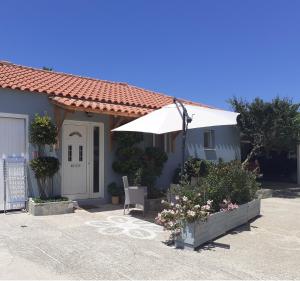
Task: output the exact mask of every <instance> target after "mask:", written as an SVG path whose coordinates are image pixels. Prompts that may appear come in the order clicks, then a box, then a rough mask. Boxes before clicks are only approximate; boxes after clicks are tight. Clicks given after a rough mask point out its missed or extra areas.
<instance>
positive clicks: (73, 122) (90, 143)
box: [61, 120, 105, 199]
mask: <svg viewBox="0 0 300 281" xmlns="http://www.w3.org/2000/svg"><path fill="white" fill-rule="evenodd" d="M65 125H75V126H76V125H80V126H86V128H87V136H86V151H87V153H86V155H87V169H86V171H87V172H86V173H87V175H86V179H87V180H86V181H87V182H86V184H87V190H88V191H87V193H86V194H84V195H82V194H81V195H80V194H78V195H76V194H75V195H74V196H72V195H71V196H70V195H68V194H65V192H64V190H65V189H64V176H65V174H64V165H65V159H66V156H67V155H66V151H65V149H64V148H65V146H64V145H65V140H64V126H65ZM95 126H97V127H99V144H100V146H99V153H100V155H99V161H100V165H99V166H100V167H99V169H100V171H99V192H97V193H94V192H93V163H94V161H93V160H94V159H93V135H92V133H93V131H92V129H93V127H95ZM61 136H62V138H61V142H62V145H61V147H62V158H61V161H62V165H61V195H62V196H68V197H70V198H71V199H89V198H104V163H105V162H104V124H103V123H102V122H90V121H76V120H65V121H64V122H63V125H62V134H61Z"/></svg>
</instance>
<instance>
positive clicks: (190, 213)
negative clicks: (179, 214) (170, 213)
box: [187, 210, 196, 217]
mask: <svg viewBox="0 0 300 281" xmlns="http://www.w3.org/2000/svg"><path fill="white" fill-rule="evenodd" d="M187 214H188V216H191V217H194V216H195V215H196V213H195V212H194V211H191V210H189V211H188V212H187Z"/></svg>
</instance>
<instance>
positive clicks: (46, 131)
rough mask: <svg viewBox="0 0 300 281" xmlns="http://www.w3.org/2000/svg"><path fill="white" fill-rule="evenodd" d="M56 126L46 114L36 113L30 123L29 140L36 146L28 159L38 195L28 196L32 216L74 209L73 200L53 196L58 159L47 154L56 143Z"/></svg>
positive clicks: (55, 213)
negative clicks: (29, 159)
mask: <svg viewBox="0 0 300 281" xmlns="http://www.w3.org/2000/svg"><path fill="white" fill-rule="evenodd" d="M56 141H57V127H56V125H55V124H54V123H53V122H52V120H51V118H50V117H49V116H48V115H44V116H40V115H38V114H36V116H35V118H34V120H33V121H32V122H31V124H30V142H31V143H32V144H33V145H34V146H35V147H36V148H37V153H36V156H35V158H34V159H32V160H31V161H30V168H31V170H32V171H33V173H34V175H35V177H36V180H37V186H38V189H39V196H38V197H37V198H30V200H29V203H28V206H29V207H28V209H29V213H30V214H32V215H34V216H45V215H57V214H65V213H71V212H73V210H74V208H73V207H74V204H73V201H70V200H68V198H64V197H61V196H55V194H54V187H53V177H54V175H55V174H56V173H57V172H58V171H59V160H58V159H57V158H56V157H53V156H49V155H48V152H49V150H50V149H49V148H50V147H51V146H53V145H55V144H56Z"/></svg>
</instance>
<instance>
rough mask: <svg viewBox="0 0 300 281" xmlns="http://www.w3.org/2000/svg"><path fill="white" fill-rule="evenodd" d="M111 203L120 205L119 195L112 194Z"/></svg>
mask: <svg viewBox="0 0 300 281" xmlns="http://www.w3.org/2000/svg"><path fill="white" fill-rule="evenodd" d="M111 203H112V204H113V205H119V203H120V200H119V196H112V197H111Z"/></svg>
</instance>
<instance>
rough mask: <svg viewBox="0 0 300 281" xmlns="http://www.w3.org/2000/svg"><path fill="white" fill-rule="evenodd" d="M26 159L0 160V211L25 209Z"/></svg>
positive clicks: (10, 158) (11, 158)
mask: <svg viewBox="0 0 300 281" xmlns="http://www.w3.org/2000/svg"><path fill="white" fill-rule="evenodd" d="M26 174H27V173H26V159H25V158H24V157H8V158H6V159H0V211H1V210H2V211H4V212H6V211H7V210H18V209H26V202H27V178H26Z"/></svg>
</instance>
